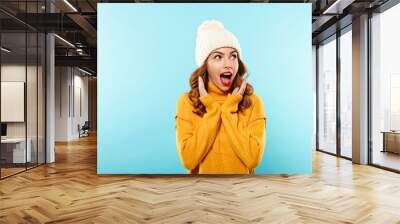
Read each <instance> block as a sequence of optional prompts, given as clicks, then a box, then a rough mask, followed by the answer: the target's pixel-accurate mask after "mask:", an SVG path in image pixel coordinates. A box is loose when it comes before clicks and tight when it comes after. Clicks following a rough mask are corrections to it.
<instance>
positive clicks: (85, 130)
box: [78, 121, 90, 138]
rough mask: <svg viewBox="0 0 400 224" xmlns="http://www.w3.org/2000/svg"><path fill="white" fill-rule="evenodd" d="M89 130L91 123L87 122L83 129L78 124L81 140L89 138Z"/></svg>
mask: <svg viewBox="0 0 400 224" xmlns="http://www.w3.org/2000/svg"><path fill="white" fill-rule="evenodd" d="M89 129H90V125H89V121H85V123H84V124H83V125H82V127H81V126H80V125H79V124H78V131H79V138H80V137H87V136H89Z"/></svg>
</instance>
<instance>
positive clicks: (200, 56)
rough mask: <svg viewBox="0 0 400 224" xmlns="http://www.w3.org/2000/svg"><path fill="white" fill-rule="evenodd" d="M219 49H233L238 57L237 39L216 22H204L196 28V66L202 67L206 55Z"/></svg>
mask: <svg viewBox="0 0 400 224" xmlns="http://www.w3.org/2000/svg"><path fill="white" fill-rule="evenodd" d="M221 47H232V48H235V49H236V50H237V51H238V53H239V57H240V56H241V49H240V44H239V41H238V39H237V38H236V37H235V35H233V34H232V33H231V32H230V31H229V30H227V29H225V28H224V25H223V24H222V23H221V22H219V21H217V20H206V21H204V22H203V23H202V24H201V25H200V26H199V28H197V39H196V55H195V57H196V64H197V66H198V67H200V66H202V65H203V63H204V61H205V60H206V59H207V57H208V55H209V54H210V53H211V52H212V51H213V50H215V49H218V48H221Z"/></svg>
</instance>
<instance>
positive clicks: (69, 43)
mask: <svg viewBox="0 0 400 224" xmlns="http://www.w3.org/2000/svg"><path fill="white" fill-rule="evenodd" d="M54 36H55V37H57V38H58V39H60V40H61V41H63V42H64V43H66V44H67V45H69V46H70V47H73V48H75V45H73V44H72V43H71V42H69V41H68V40H66V39H64V38H62V37H60V36H59V35H57V34H54Z"/></svg>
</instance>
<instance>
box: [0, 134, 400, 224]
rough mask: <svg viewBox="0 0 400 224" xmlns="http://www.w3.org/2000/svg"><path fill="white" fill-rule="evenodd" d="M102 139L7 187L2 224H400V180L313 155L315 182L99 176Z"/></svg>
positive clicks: (2, 190) (0, 185)
mask: <svg viewBox="0 0 400 224" xmlns="http://www.w3.org/2000/svg"><path fill="white" fill-rule="evenodd" d="M96 150H97V149H96V137H95V136H90V137H88V138H82V139H80V140H79V141H73V142H68V143H58V144H57V145H56V163H54V164H48V165H45V166H41V167H38V168H35V169H32V170H29V171H27V172H25V173H21V174H18V175H16V176H13V177H10V178H7V179H5V180H2V181H0V202H1V203H0V223H400V212H399V211H400V200H399V199H400V175H399V174H396V173H392V172H388V171H385V170H381V169H378V168H375V167H371V166H362V165H355V164H352V163H351V162H350V161H348V160H344V159H339V158H336V157H333V156H330V155H327V154H324V153H321V152H314V153H313V174H311V175H254V176H246V175H231V176H229V175H228V176H186V177H185V176H182V175H157V176H152V175H97V174H96Z"/></svg>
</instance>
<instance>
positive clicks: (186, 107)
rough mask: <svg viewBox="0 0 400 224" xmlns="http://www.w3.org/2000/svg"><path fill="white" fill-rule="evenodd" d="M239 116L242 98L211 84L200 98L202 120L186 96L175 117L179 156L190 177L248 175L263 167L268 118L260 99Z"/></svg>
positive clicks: (180, 101) (186, 95) (257, 98)
mask: <svg viewBox="0 0 400 224" xmlns="http://www.w3.org/2000/svg"><path fill="white" fill-rule="evenodd" d="M250 99H251V102H252V105H251V107H249V108H247V109H246V110H244V111H243V112H240V113H237V112H236V111H237V109H238V104H239V102H240V101H241V100H242V96H241V95H238V94H225V93H224V92H223V91H222V90H220V89H219V88H218V87H217V86H216V85H215V84H213V83H212V82H211V81H209V82H208V94H207V95H206V96H202V97H200V101H201V102H202V103H203V104H204V106H205V107H206V111H207V112H206V113H205V114H204V115H203V117H200V116H198V115H197V114H195V113H193V110H194V107H193V105H192V102H191V100H190V99H189V95H188V94H187V93H185V94H183V95H182V96H181V97H180V98H179V101H178V105H177V113H176V138H177V139H176V142H177V147H178V153H179V156H180V159H181V161H182V164H183V166H185V167H186V168H187V169H188V170H189V173H200V174H248V173H253V170H254V168H255V167H256V166H257V165H258V164H259V163H260V161H261V159H262V157H263V153H264V146H265V129H266V117H265V113H264V106H263V102H262V101H261V99H260V98H259V97H258V96H256V95H254V94H253V95H251V96H250Z"/></svg>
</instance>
